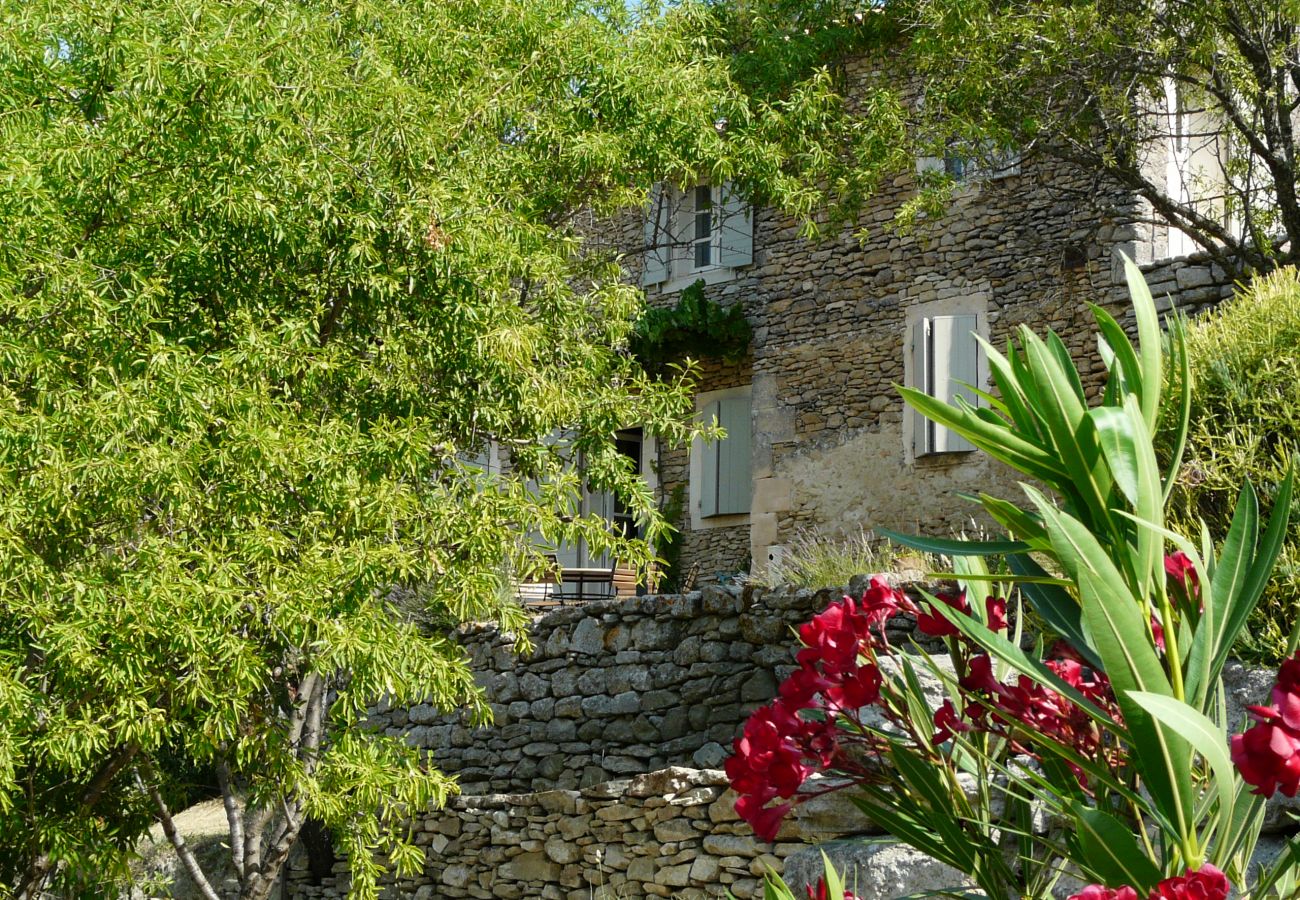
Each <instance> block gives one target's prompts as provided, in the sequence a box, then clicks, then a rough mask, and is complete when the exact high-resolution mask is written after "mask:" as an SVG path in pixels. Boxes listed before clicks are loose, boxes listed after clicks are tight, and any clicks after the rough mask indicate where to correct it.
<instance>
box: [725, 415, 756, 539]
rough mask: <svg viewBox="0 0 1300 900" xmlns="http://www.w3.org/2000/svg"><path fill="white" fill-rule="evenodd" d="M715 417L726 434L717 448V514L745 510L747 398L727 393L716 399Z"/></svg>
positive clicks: (748, 485) (747, 495) (747, 484)
mask: <svg viewBox="0 0 1300 900" xmlns="http://www.w3.org/2000/svg"><path fill="white" fill-rule="evenodd" d="M718 408H719V409H718V421H719V423H720V424H721V425H722V427H723V428H725V429H727V437H726V439H725V440H723V441H721V442H720V443H719V444H718V445H717V449H718V515H720V516H725V515H735V514H739V513H747V512H749V499H750V494H751V493H752V487H753V478H752V477H751V474H750V398H749V397H747V396H746V397H731V398H728V399H726V400H722V401H719V403H718Z"/></svg>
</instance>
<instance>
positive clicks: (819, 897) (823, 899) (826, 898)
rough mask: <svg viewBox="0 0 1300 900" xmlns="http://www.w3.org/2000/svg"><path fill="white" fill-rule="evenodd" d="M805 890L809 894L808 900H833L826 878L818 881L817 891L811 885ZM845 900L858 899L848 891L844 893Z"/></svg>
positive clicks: (806, 886)
mask: <svg viewBox="0 0 1300 900" xmlns="http://www.w3.org/2000/svg"><path fill="white" fill-rule="evenodd" d="M804 890H805V891H807V892H808V900H832V898H831V895H830V889H829V888H827V887H826V879H825V877H822V878H818V879H817V889H816V890H813V886H812V885H811V884H809V885H805V886H804ZM844 900H858V897H857V895H856V894H854V893H853V892H852V891H849V890H846V891H845V892H844Z"/></svg>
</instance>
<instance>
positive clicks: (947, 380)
mask: <svg viewBox="0 0 1300 900" xmlns="http://www.w3.org/2000/svg"><path fill="white" fill-rule="evenodd" d="M978 325H979V323H978V320H977V319H976V318H975V316H935V317H934V318H933V319H931V320H930V340H929V348H928V353H929V355H930V360H931V364H930V371H931V372H932V380H931V382H930V384H929V385H928V386H927V389H926V393H928V394H930V395H931V396H932V397H936V398H938V399H939V400H942V401H944V402H945V403H953V402H954V401H956V399H957V398H958V397H964V398H965V399H966V400H967V402H969V403H970V404H971V405H972V406H976V405H978V397H977V396H976V395H975V393H974V391H972V390H971V387H972V386H978V384H979V344H978V343H977V342H976V340H975V335H974V332H975V330H976V329H977V328H978ZM932 433H933V443H932V445H931V448H930V449H931V452H934V453H952V452H957V451H963V450H974V449H975V447H974V445H972V444H971V443H970V442H969V441H967V440H966V439H965V438H963V437H961V436H960V435H957V434H954V433H953V432H951V431H949V430H948V429H947V428H944V427H942V426H940V425H934V427H933V432H932Z"/></svg>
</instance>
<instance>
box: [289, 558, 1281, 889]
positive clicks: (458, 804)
mask: <svg viewBox="0 0 1300 900" xmlns="http://www.w3.org/2000/svg"><path fill="white" fill-rule="evenodd" d="M929 587H931V588H935V587H936V586H935V585H930V586H929ZM862 588H863V583H862V579H856V580H855V583H854V584H852V585H850V586H849V588H848V590H849V591H850V592H851V593H854V594H856V593H858V592H859V591H860V590H861V589H862ZM840 593H841V592H840V591H839V590H825V591H819V592H811V591H773V592H768V591H763V590H758V589H750V590H739V589H733V588H724V587H721V586H716V585H714V586H708V587H706V589H704V590H703V591H699V592H695V593H692V594H688V595H685V596H680V597H655V598H640V599H629V600H620V601H608V602H601V603H594V604H590V605H588V606H586V607H581V608H574V609H563V610H557V611H555V612H552V613H550V614H548V615H546V616H544V617H541V618H540V619H538V620H537V621H536V622H535V623H534V625H533V628H532V631H531V633H530V639H531V640H532V642H533V643H534V646H535V648H536V650H535V651H534V653H532V654H531V655H528V656H525V657H523V658H518V657H516V656H515V655H514V654H513V652H512V647H513V643H514V642H513V640H512V639H511V638H509V637H508V636H503V635H500V634H498V633H496V632H495V631H493V630H491V629H480V630H475V631H470V632H467V633H466V634H465V635H464V638H463V639H464V642H465V643H466V645H467V646H468V647H469V649H470V653H471V656H472V658H473V660H474V664H475V668H476V672H477V673H478V675H479V676H480V679H481V681H482V683H483V684H484V685H485V686H486V687H487V690H488V692H489V697H490V699H491V701H492V704H493V707H494V709H495V711H496V713H497V715H498V716H499V717H500V721H499V722H498V723H497V725H496V726H494V727H493V728H492V729H483V730H480V731H471V730H469V729H467V728H465V726H463V725H462V724H459V723H454V722H444V721H440V720H439V719H438V717H437V715H436V713H435V712H434V711H433V710H431V709H428V708H416V709H413V710H410V711H409V713H403V712H400V711H397V710H389V711H387V712H385V713H383V714H381V716H380V717H379V720H378V721H379V722H380V724H386V725H387V727H389V728H392V729H394V730H395V731H398V732H401V733H404V734H405V735H406V736H407V737H408V738H410V739H412V740H413V741H414V742H415V743H417V744H420V745H421V746H424V747H426V748H428V749H430V750H431V751H432V755H433V758H434V759H435V760H436V761H437V762H438V764H439V765H440V766H442V767H444V768H446V769H447V770H449V771H451V772H454V773H455V774H457V775H458V776H459V777H460V778H461V779H462V782H463V785H464V789H465V794H464V795H463V796H461V797H459V798H457V799H455V800H454V801H453V802H452V803H451V804H450V805H449V806H448V807H447V808H445V809H441V810H430V811H427V812H425V813H423V814H422V815H420V816H418V817H417V818H416V819H415V820H414V821H412V822H411V823H410V825H411V828H412V831H413V833H414V835H415V840H416V843H417V844H418V846H419V847H420V848H421V849H422V850H423V853H424V861H423V866H422V868H421V870H420V871H419V873H418V874H416V875H415V876H413V877H411V878H409V879H406V880H400V881H394V880H392V878H391V876H388V880H387V881H386V882H385V883H384V888H383V893H382V896H385V897H413V898H416V900H452V898H466V897H473V898H507V900H512V898H534V897H541V898H550V900H602V898H603V900H616V898H620V900H621V898H628V900H632V898H642V897H680V898H700V897H722V896H725V895H726V894H727V892H731V893H732V894H733V895H734V896H736V897H738V898H742V900H743V898H749V897H757V896H761V878H762V875H763V873H764V872H766V871H767V870H768V868H771V869H772V870H774V871H776V872H778V873H783V874H784V875H785V876H786V877H787V878H788V879H792V881H791V883H792V886H794V887H795V890H796V894H797V895H799V894H801V887H802V885H803V884H804V883H806V882H807V881H808V880H809V879H814V878H815V875H816V873H817V872H818V871H819V870H820V859H821V857H820V852H819V851H818V850H817V849H816V848H815V845H818V844H822V843H823V842H828V841H829V842H830V844H829V845H827V849H828V850H829V851H830V852H831V855H832V858H833V859H834V860H835V861H836V862H837V863H838V864H840V865H841V866H843V867H844V868H846V869H847V870H848V872H849V875H850V879H851V881H850V883H851V884H854V885H855V886H856V892H857V894H858V896H859V897H862V898H863V900H890V898H894V897H897V896H901V895H904V894H907V893H910V892H911V891H915V890H919V889H935V888H940V887H951V886H952V885H953V884H954V883H956V878H955V876H954V873H952V871H951V870H949V869H947V868H945V867H943V866H941V865H939V864H938V863H935V862H934V861H932V860H929V859H927V858H925V857H923V856H921V855H920V854H918V853H916V852H914V851H911V850H908V849H906V848H899V847H893V846H885V845H881V844H879V843H878V842H877V843H872V842H870V841H867V842H865V843H864V842H863V841H862V840H856V841H851V842H849V841H845V840H842V839H843V838H846V837H857V838H862V837H864V836H872V835H878V834H879V829H878V828H876V827H874V826H873V825H872V823H870V822H869V821H867V820H866V819H865V818H864V817H863V816H862V815H861V813H860V812H858V811H857V810H856V809H855V808H854V807H852V805H851V801H850V799H849V797H848V795H847V794H846V793H825V791H824V789H825V787H826V786H827V784H826V782H825V781H823V780H816V781H814V782H812V783H810V784H809V785H807V786H806V795H805V798H804V799H805V802H803V803H801V804H800V805H798V806H797V807H796V809H795V813H794V814H793V815H792V816H791V817H790V818H789V819H788V820H787V821H786V823H785V824H784V825H783V826H782V829H781V831H780V832H779V834H778V836H777V840H776V842H774V843H772V844H768V843H765V842H762V841H759V840H757V839H756V838H755V837H754V836H753V834H752V832H750V830H749V829H748V827H747V826H745V825H744V824H743V823H742V822H740V821H739V820H738V818H737V816H736V814H735V811H734V809H733V803H734V800H735V797H734V795H733V794H731V793H730V792H729V791H728V789H727V787H726V779H725V776H724V774H723V773H722V772H720V771H718V770H717V768H716V766H717V765H718V764H719V763H720V762H721V760H722V758H723V756H724V755H725V752H726V751H724V750H723V745H725V744H726V743H728V742H729V741H730V738H731V737H732V736H733V735H734V734H735V733H736V732H737V730H738V729H739V727H740V725H741V723H742V720H743V717H744V716H746V715H747V714H748V712H749V711H750V710H751V709H753V708H754V707H755V706H757V705H759V704H761V703H765V702H767V701H769V700H770V699H771V697H772V696H773V694H774V693H775V690H776V684H777V683H778V681H779V680H780V679H781V678H783V677H784V676H785V675H786V674H787V672H788V670H789V668H790V665H791V662H792V658H793V652H794V641H793V639H792V637H791V636H790V631H789V629H790V627H791V626H792V625H795V624H797V623H798V622H800V621H802V620H804V619H806V618H807V617H808V616H809V615H810V614H812V613H814V612H816V611H819V610H820V609H821V608H822V607H823V606H824V605H825V604H826V603H828V602H830V601H831V600H833V599H834V598H835V597H837V596H838V595H839V594H840ZM913 629H914V625H913V623H910V622H907V621H905V620H903V619H894V620H891V623H890V628H889V631H888V636H889V639H890V642H891V644H893V645H894V646H904V645H905V644H906V639H907V638H909V637H915V635H914V634H913ZM925 646H926V647H927V649H928V650H930V651H931V652H932V653H934V654H935V656H936V661H937V662H939V663H942V662H943V660H942V656H941V652H940V649H939V646H938V645H937V644H935V643H928V644H926V645H925ZM922 674H923V673H922ZM1274 679H1275V673H1273V672H1267V671H1252V670H1248V669H1245V668H1243V667H1241V666H1238V665H1235V664H1233V665H1230V666H1229V667H1228V669H1227V670H1226V671H1225V698H1226V700H1227V702H1228V704H1229V718H1230V721H1231V722H1233V723H1234V724H1235V725H1237V726H1238V727H1239V726H1240V723H1241V722H1242V720H1243V719H1244V716H1245V708H1246V707H1247V706H1248V705H1249V704H1252V703H1258V702H1260V701H1261V700H1263V699H1264V698H1265V697H1266V696H1267V694H1268V691H1269V689H1270V688H1271V685H1272V683H1273V680H1274ZM923 683H925V684H927V685H928V687H927V689H926V692H927V699H928V700H929V703H930V705H931V706H932V707H934V706H937V705H938V703H939V702H940V698H939V695H938V691H939V687H938V682H937V681H935V680H934V679H932V678H928V677H924V676H923ZM556 723H559V724H558V725H557V724H556ZM692 759H693V760H695V761H696V762H695V763H694V764H693V766H692V767H691V768H686V767H671V765H670V764H672V763H674V762H680V761H684V760H692ZM666 765H668V766H669V767H667V768H665V766H666ZM614 771H617V772H620V773H627V774H628V775H629V777H627V778H615V779H609V778H608V775H609V774H610V773H611V772H614ZM1296 805H1297V804H1296V802H1295V801H1288V800H1286V799H1285V798H1281V797H1278V798H1275V800H1274V801H1273V802H1271V803H1270V806H1269V808H1268V814H1267V816H1266V820H1265V828H1264V830H1265V832H1266V833H1268V834H1269V835H1272V836H1284V835H1289V834H1292V833H1294V831H1295V826H1294V822H1293V820H1292V819H1291V818H1290V816H1288V815H1287V813H1286V810H1287V809H1290V810H1294V809H1295V808H1296ZM1279 840H1280V838H1277V839H1274V838H1270V841H1271V843H1270V844H1269V845H1268V846H1269V847H1270V848H1273V849H1272V850H1270V851H1269V852H1276V846H1277V845H1278V842H1279ZM347 887H348V877H347V865H346V862H345V861H338V862H335V863H334V865H333V867H332V869H330V870H329V873H328V874H323V875H322V874H318V875H316V876H313V874H312V870H311V867H310V866H309V864H308V861H307V859H306V858H305V855H304V854H302V853H301V852H300V853H299V855H297V856H295V857H294V858H293V860H292V861H291V864H290V867H289V875H288V885H287V892H286V895H287V896H289V897H293V898H295V900H335V898H341V897H343V896H344V895H345V894H346V892H347ZM1066 893H1068V892H1066ZM1060 895H1061V896H1064V893H1061V894H1060Z"/></svg>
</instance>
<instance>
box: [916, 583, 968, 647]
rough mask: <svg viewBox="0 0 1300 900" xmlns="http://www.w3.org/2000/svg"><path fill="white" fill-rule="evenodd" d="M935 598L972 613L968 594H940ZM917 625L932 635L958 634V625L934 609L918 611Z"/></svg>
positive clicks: (959, 609) (925, 632)
mask: <svg viewBox="0 0 1300 900" xmlns="http://www.w3.org/2000/svg"><path fill="white" fill-rule="evenodd" d="M935 599H936V600H938V601H940V602H942V603H946V604H947V605H948V606H950V607H952V608H953V609H955V610H957V611H958V612H962V613H965V614H966V615H970V604H968V603H967V602H966V594H965V593H961V594H956V595H954V594H938V595H936V596H935ZM916 627H917V628H919V629H920V631H921V633H922V634H928V635H929V636H930V637H950V636H952V635H954V634H957V633H958V632H957V626H956V625H953V624H952V623H951V622H949V621H948V620H947V619H945V618H944V617H943V615H942V614H941V613H938V612H935V611H933V609H931V611H930V612H918V613H917V614H916Z"/></svg>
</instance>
